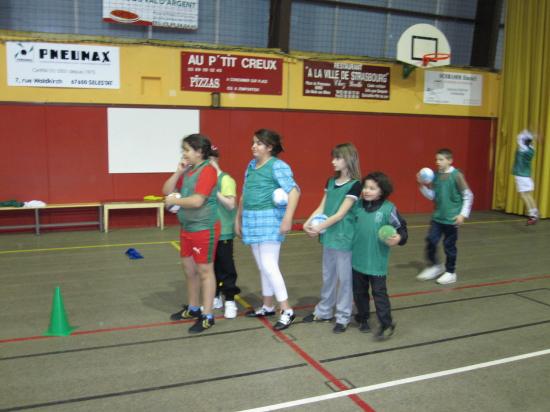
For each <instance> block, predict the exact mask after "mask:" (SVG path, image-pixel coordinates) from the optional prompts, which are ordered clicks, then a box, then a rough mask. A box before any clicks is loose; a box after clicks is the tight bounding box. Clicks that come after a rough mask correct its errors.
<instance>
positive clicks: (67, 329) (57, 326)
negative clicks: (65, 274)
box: [44, 286, 76, 336]
mask: <svg viewBox="0 0 550 412" xmlns="http://www.w3.org/2000/svg"><path fill="white" fill-rule="evenodd" d="M75 329H76V328H73V327H72V326H71V325H69V321H68V319H67V314H66V313H65V306H64V305H63V297H62V296H61V289H60V288H59V286H58V287H56V288H55V291H54V293H53V301H52V313H51V316H50V327H49V328H48V330H47V331H46V333H44V336H69V335H70V334H71V332H72V331H73V330H75Z"/></svg>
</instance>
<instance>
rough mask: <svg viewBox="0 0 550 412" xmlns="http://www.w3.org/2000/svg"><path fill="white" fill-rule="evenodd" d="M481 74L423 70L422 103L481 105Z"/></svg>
mask: <svg viewBox="0 0 550 412" xmlns="http://www.w3.org/2000/svg"><path fill="white" fill-rule="evenodd" d="M482 91H483V76H482V75H481V74H471V73H456V72H439V71H430V70H425V74H424V103H428V104H456V105H460V106H481V96H482Z"/></svg>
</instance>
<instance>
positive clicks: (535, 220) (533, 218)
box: [525, 216, 539, 226]
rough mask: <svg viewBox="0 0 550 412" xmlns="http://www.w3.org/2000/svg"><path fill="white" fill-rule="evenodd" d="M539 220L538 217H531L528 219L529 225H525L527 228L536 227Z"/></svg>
mask: <svg viewBox="0 0 550 412" xmlns="http://www.w3.org/2000/svg"><path fill="white" fill-rule="evenodd" d="M538 221H539V219H538V218H537V217H536V216H530V217H529V219H527V223H525V224H526V225H527V226H531V225H536V224H537V222H538Z"/></svg>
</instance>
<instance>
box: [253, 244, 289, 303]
mask: <svg viewBox="0 0 550 412" xmlns="http://www.w3.org/2000/svg"><path fill="white" fill-rule="evenodd" d="M251 246H252V254H253V255H254V259H255V260H256V265H258V269H259V270H260V275H261V280H262V296H273V295H275V299H277V302H283V301H285V300H287V299H288V294H287V292H286V286H285V281H284V279H283V274H282V273H281V270H280V269H279V252H280V251H281V244H280V243H279V242H264V243H253V244H252V245H251Z"/></svg>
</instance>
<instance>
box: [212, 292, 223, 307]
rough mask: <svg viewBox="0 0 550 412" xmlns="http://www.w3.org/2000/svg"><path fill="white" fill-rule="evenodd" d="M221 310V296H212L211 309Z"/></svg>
mask: <svg viewBox="0 0 550 412" xmlns="http://www.w3.org/2000/svg"><path fill="white" fill-rule="evenodd" d="M221 308H223V300H222V295H219V296H214V302H212V309H221Z"/></svg>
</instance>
